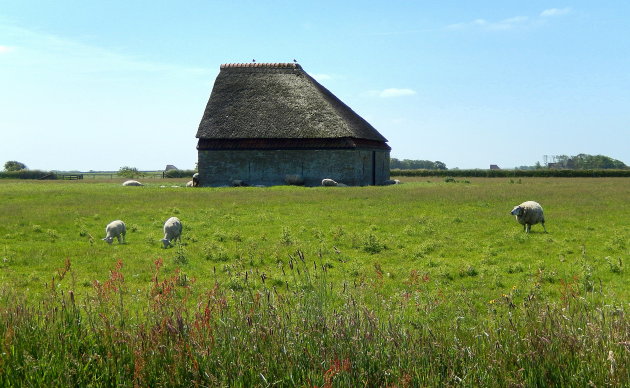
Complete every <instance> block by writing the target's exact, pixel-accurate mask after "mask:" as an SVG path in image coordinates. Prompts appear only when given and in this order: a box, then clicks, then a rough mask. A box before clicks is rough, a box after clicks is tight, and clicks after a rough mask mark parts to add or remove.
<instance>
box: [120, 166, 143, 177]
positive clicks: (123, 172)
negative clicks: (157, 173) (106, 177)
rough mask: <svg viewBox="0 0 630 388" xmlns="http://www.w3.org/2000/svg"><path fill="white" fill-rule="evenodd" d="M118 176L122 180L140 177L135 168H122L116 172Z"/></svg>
mask: <svg viewBox="0 0 630 388" xmlns="http://www.w3.org/2000/svg"><path fill="white" fill-rule="evenodd" d="M118 176H121V177H123V178H136V177H138V176H140V173H139V172H138V169H137V168H135V167H129V166H123V167H121V168H120V169H119V170H118Z"/></svg>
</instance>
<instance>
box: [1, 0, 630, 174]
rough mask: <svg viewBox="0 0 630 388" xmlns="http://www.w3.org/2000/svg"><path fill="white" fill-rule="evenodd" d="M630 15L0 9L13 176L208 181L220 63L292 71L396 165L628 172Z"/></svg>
mask: <svg viewBox="0 0 630 388" xmlns="http://www.w3.org/2000/svg"><path fill="white" fill-rule="evenodd" d="M628 15H630V2H628V1H626V0H618V1H607V0H602V1H591V0H588V1H586V0H579V1H578V0H557V1H556V0H554V1H538V0H531V1H512V0H501V1H499V0H496V1H484V0H478V1H463V0H460V1H454V0H442V1H421V0H417V1H413V0H387V1H372V0H364V1H355V0H346V1H328V0H318V1H308V0H303V1H273V0H268V1H260V0H258V1H214V0H205V1H201V0H190V1H186V0H178V1H170V0H152V1H144V0H123V1H121V0H108V1H90V0H56V1H51V0H47V1H43V0H33V1H30V0H0V162H1V163H2V165H4V162H5V161H9V160H16V161H19V162H22V163H24V164H26V165H27V166H28V167H29V168H31V169H42V170H62V171H69V170H79V171H90V170H94V171H112V170H114V171H115V170H118V169H119V168H120V167H123V166H129V167H135V168H137V169H138V170H160V169H163V168H164V167H165V166H166V165H167V164H173V165H175V166H177V167H178V168H181V169H192V168H195V163H196V161H197V151H196V148H195V147H196V144H197V139H196V138H195V135H196V132H197V127H198V126H199V122H200V120H201V117H202V115H203V111H204V108H205V106H206V103H207V101H208V98H209V96H210V92H211V90H212V85H213V83H214V80H215V78H216V76H217V74H218V72H219V68H220V65H221V64H223V63H240V62H251V61H252V60H254V59H255V60H256V62H292V61H293V60H294V59H295V60H297V62H298V63H300V65H301V66H302V67H303V68H304V70H305V71H306V72H307V73H309V74H310V75H311V76H313V77H314V78H315V79H316V80H318V82H319V83H321V84H322V85H323V86H324V87H326V88H327V89H329V90H330V91H331V92H332V93H334V94H335V95H336V96H337V97H339V98H340V99H341V100H342V101H343V102H345V103H346V104H347V105H348V106H350V107H351V108H352V109H353V110H354V111H355V112H357V113H358V114H359V115H361V116H362V117H363V118H364V119H366V120H367V121H368V122H370V124H372V125H373V126H374V127H375V128H376V129H377V130H378V131H379V132H380V133H381V134H382V135H383V136H385V137H386V138H387V139H388V140H389V143H388V144H389V145H390V146H391V148H392V151H391V156H392V157H394V158H398V159H416V160H431V161H441V162H443V163H445V164H446V166H447V167H448V168H489V166H490V164H497V165H499V167H501V168H514V167H518V166H531V165H534V164H535V163H536V162H541V163H542V162H543V158H544V156H545V155H577V154H580V153H585V154H592V155H598V154H601V155H606V156H609V157H612V158H614V159H618V160H621V161H622V162H624V163H626V164H628V165H630V39H628V37H629V36H630V23H628Z"/></svg>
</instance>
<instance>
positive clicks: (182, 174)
mask: <svg viewBox="0 0 630 388" xmlns="http://www.w3.org/2000/svg"><path fill="white" fill-rule="evenodd" d="M196 172H197V171H196V170H168V171H166V172H164V178H190V179H192V176H193V174H194V173H196Z"/></svg>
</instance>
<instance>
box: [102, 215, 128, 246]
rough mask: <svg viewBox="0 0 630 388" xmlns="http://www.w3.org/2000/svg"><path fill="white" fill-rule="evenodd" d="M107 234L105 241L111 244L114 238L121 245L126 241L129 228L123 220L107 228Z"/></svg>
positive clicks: (114, 222)
mask: <svg viewBox="0 0 630 388" xmlns="http://www.w3.org/2000/svg"><path fill="white" fill-rule="evenodd" d="M105 233H106V234H107V235H106V236H105V238H104V239H103V241H105V242H107V243H108V244H111V243H112V241H114V238H117V239H118V243H119V244H121V243H123V242H124V241H125V235H126V234H127V227H126V226H125V223H124V222H122V221H121V220H116V221H112V222H110V223H109V224H107V226H106V227H105Z"/></svg>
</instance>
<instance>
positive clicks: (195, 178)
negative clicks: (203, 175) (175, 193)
mask: <svg viewBox="0 0 630 388" xmlns="http://www.w3.org/2000/svg"><path fill="white" fill-rule="evenodd" d="M192 185H193V187H197V186H199V173H198V172H196V173H194V174H193V178H192Z"/></svg>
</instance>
